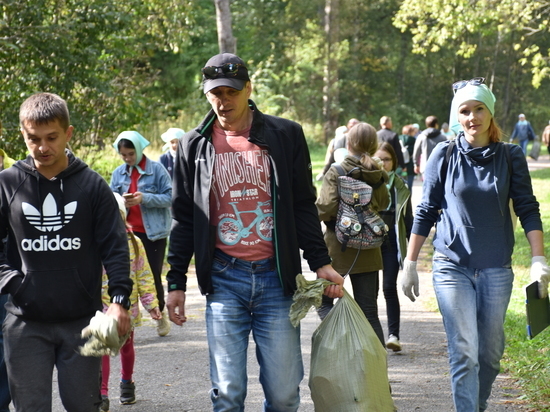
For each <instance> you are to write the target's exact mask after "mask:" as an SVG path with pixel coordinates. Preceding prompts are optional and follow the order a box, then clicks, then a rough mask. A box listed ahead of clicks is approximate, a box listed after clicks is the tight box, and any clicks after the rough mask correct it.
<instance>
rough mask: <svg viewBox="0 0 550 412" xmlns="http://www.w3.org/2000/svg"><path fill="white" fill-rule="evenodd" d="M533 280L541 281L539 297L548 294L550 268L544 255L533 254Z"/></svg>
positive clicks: (542, 297)
mask: <svg viewBox="0 0 550 412" xmlns="http://www.w3.org/2000/svg"><path fill="white" fill-rule="evenodd" d="M531 281H532V282H534V281H538V282H539V298H541V299H544V298H545V297H546V296H548V281H550V268H549V267H548V265H547V264H546V258H545V257H544V256H533V258H532V259H531Z"/></svg>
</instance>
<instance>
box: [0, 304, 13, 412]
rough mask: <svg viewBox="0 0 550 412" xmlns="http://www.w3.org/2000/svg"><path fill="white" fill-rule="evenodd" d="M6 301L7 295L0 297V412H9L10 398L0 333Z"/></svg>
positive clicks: (0, 334)
mask: <svg viewBox="0 0 550 412" xmlns="http://www.w3.org/2000/svg"><path fill="white" fill-rule="evenodd" d="M7 301H8V295H0V321H1V322H2V323H0V412H9V410H10V408H9V406H10V402H11V396H10V388H9V386H8V372H7V371H6V361H5V360H4V334H3V333H2V329H1V328H2V324H3V323H4V319H5V317H6V309H5V308H4V305H5V304H6V302H7Z"/></svg>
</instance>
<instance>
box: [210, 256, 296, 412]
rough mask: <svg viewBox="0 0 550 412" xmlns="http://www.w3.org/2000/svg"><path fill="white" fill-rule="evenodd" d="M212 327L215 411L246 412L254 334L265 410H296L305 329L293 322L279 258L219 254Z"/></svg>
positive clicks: (211, 374)
mask: <svg viewBox="0 0 550 412" xmlns="http://www.w3.org/2000/svg"><path fill="white" fill-rule="evenodd" d="M212 284H213V287H214V292H213V293H211V294H209V295H207V297H206V302H207V306H206V328H207V334H208V347H209V352H210V378H211V380H212V389H211V392H210V396H211V399H212V403H213V407H214V409H213V410H214V412H221V411H224V412H228V411H232V412H233V411H235V412H236V411H244V400H245V398H246V387H247V371H246V364H247V348H248V341H249V335H250V332H251V331H252V336H253V338H254V341H255V342H256V358H257V360H258V363H259V365H260V383H261V384H262V388H263V390H264V395H265V400H264V408H263V410H264V411H265V412H290V411H292V412H294V411H296V410H298V406H299V404H300V394H299V385H300V381H301V380H302V378H303V375H304V369H303V363H302V353H301V348H300V328H299V327H298V328H294V327H293V326H292V325H291V323H290V320H289V310H290V305H291V304H292V296H285V295H284V293H283V289H282V286H281V283H280V280H279V276H278V274H277V271H276V268H275V261H274V259H272V258H271V259H264V260H260V261H255V262H248V261H244V260H240V259H236V258H233V257H231V256H228V255H227V254H225V253H222V252H220V251H219V250H216V254H215V258H214V264H213V266H212Z"/></svg>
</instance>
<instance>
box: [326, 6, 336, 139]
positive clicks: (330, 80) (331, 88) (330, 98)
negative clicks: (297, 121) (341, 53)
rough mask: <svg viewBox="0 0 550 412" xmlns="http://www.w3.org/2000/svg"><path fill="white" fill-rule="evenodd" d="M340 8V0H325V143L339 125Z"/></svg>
mask: <svg viewBox="0 0 550 412" xmlns="http://www.w3.org/2000/svg"><path fill="white" fill-rule="evenodd" d="M338 10H339V0H326V1H325V34H326V39H327V47H326V53H327V55H326V60H325V61H326V65H325V73H324V78H323V81H324V86H323V117H324V120H325V124H324V127H323V129H324V135H325V144H326V143H328V142H329V140H330V139H332V137H333V135H334V131H335V130H336V128H337V127H338V107H339V99H338V85H337V83H338V58H337V52H338V37H339V25H338Z"/></svg>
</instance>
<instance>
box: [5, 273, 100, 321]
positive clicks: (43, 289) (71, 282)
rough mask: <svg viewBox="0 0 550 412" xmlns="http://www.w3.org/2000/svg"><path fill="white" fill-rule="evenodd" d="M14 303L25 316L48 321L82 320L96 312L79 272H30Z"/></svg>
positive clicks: (16, 293)
mask: <svg viewBox="0 0 550 412" xmlns="http://www.w3.org/2000/svg"><path fill="white" fill-rule="evenodd" d="M98 282H99V279H98ZM98 285H99V283H98ZM12 300H13V303H14V304H15V305H16V306H17V307H18V308H19V309H20V310H21V315H22V316H23V317H25V318H28V319H33V320H41V321H47V322H61V321H65V320H72V319H78V318H80V317H83V316H86V315H88V314H90V313H91V312H93V310H94V305H93V300H94V296H93V295H91V294H90V293H89V291H88V290H86V288H85V287H84V285H83V283H82V281H81V280H80V276H79V274H78V271H77V270H76V269H64V270H48V271H29V272H27V274H26V276H25V278H24V280H23V283H22V284H21V286H20V287H19V288H18V289H17V291H16V292H15V294H14V295H13V299H12Z"/></svg>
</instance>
